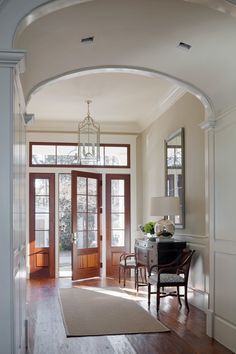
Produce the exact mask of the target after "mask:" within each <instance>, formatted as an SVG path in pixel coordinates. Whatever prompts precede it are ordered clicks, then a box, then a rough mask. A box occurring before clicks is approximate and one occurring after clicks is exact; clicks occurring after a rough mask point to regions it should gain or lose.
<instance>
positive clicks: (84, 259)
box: [71, 171, 102, 280]
mask: <svg viewBox="0 0 236 354" xmlns="http://www.w3.org/2000/svg"><path fill="white" fill-rule="evenodd" d="M77 176H79V177H85V178H94V179H96V180H97V208H98V218H97V227H98V229H97V230H98V232H97V247H95V248H85V249H79V248H77V244H76V242H77V236H75V243H73V247H72V279H73V280H79V279H84V278H90V277H95V276H100V237H101V235H100V234H101V224H100V219H101V213H102V207H101V206H102V175H101V174H98V173H92V172H91V173H90V172H81V171H72V173H71V178H72V183H71V202H72V212H71V216H72V220H71V221H72V222H71V225H72V234H73V235H74V233H76V232H77Z"/></svg>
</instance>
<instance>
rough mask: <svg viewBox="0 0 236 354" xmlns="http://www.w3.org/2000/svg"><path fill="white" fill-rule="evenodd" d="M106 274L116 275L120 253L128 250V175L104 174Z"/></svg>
mask: <svg viewBox="0 0 236 354" xmlns="http://www.w3.org/2000/svg"><path fill="white" fill-rule="evenodd" d="M106 238H107V244H106V251H107V264H106V266H107V276H112V277H117V276H118V270H119V261H120V255H121V254H122V253H123V252H125V251H126V252H129V251H130V175H121V174H108V175H106Z"/></svg>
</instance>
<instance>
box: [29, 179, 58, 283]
mask: <svg viewBox="0 0 236 354" xmlns="http://www.w3.org/2000/svg"><path fill="white" fill-rule="evenodd" d="M29 177H30V191H29V192H30V200H29V207H30V210H29V219H30V220H29V221H30V225H29V226H30V227H29V230H30V232H29V241H30V278H44V277H46V278H48V277H50V278H54V277H55V175H54V174H53V173H30V176H29Z"/></svg>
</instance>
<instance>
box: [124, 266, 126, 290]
mask: <svg viewBox="0 0 236 354" xmlns="http://www.w3.org/2000/svg"><path fill="white" fill-rule="evenodd" d="M125 275H126V269H125V267H124V288H125Z"/></svg>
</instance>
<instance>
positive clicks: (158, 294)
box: [157, 285, 160, 312]
mask: <svg viewBox="0 0 236 354" xmlns="http://www.w3.org/2000/svg"><path fill="white" fill-rule="evenodd" d="M159 306H160V287H159V286H158V285H157V312H158V311H159Z"/></svg>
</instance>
